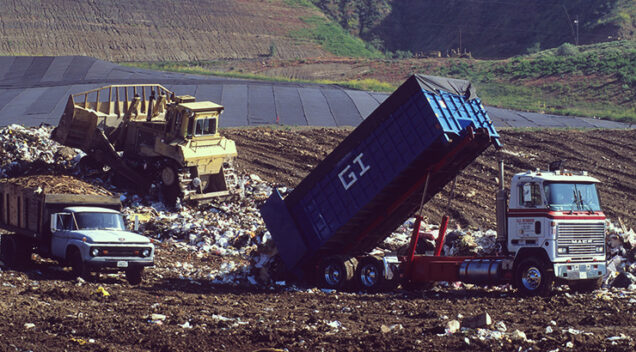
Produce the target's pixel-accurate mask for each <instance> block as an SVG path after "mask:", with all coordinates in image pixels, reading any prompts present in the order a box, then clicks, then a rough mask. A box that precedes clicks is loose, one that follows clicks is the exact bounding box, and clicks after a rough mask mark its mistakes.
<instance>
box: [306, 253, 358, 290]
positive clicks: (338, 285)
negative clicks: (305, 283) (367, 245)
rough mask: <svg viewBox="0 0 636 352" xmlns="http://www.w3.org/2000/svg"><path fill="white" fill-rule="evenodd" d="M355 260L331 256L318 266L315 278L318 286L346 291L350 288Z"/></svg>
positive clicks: (354, 269)
mask: <svg viewBox="0 0 636 352" xmlns="http://www.w3.org/2000/svg"><path fill="white" fill-rule="evenodd" d="M357 264H358V263H357V260H356V259H355V258H347V257H344V256H331V257H327V258H325V259H323V260H322V262H321V263H320V265H318V272H317V273H316V278H317V281H318V286H319V287H322V288H329V289H337V290H342V289H347V288H349V287H350V286H351V283H352V281H353V278H354V274H355V271H356V265H357Z"/></svg>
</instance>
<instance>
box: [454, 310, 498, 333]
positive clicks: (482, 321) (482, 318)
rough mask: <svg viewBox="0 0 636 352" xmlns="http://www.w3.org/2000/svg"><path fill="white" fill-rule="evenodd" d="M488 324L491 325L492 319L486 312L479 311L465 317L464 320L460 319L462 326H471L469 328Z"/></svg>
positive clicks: (482, 326)
mask: <svg viewBox="0 0 636 352" xmlns="http://www.w3.org/2000/svg"><path fill="white" fill-rule="evenodd" d="M490 325H492V319H491V318H490V315H489V314H488V313H481V314H478V315H474V316H471V317H467V318H465V319H464V320H462V327H465V328H471V329H475V328H484V327H487V326H490ZM504 331H505V325H504Z"/></svg>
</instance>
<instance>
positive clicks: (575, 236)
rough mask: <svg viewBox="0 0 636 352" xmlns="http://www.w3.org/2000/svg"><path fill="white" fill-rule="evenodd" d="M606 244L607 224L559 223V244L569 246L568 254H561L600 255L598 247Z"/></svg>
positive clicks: (572, 255)
mask: <svg viewBox="0 0 636 352" xmlns="http://www.w3.org/2000/svg"><path fill="white" fill-rule="evenodd" d="M604 245H605V224H604V223H602V222H601V223H595V224H559V225H558V227H557V246H559V247H568V251H569V252H568V254H560V256H571V257H589V256H594V255H600V254H601V253H597V252H596V247H598V246H604Z"/></svg>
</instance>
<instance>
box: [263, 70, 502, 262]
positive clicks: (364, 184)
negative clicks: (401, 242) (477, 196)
mask: <svg viewBox="0 0 636 352" xmlns="http://www.w3.org/2000/svg"><path fill="white" fill-rule="evenodd" d="M490 144H495V145H496V146H500V142H499V136H498V134H497V132H496V131H495V130H494V128H493V127H492V123H491V121H490V118H489V117H488V115H487V113H486V111H485V109H484V107H483V105H482V104H481V102H480V101H479V99H478V98H477V97H476V95H475V93H474V91H473V90H472V89H471V88H470V83H469V82H467V81H462V80H447V79H441V78H438V77H429V76H412V77H411V78H409V79H408V80H407V81H406V82H405V83H404V84H403V85H402V86H400V87H399V88H398V89H397V90H396V91H395V92H394V93H393V94H392V95H391V96H390V97H389V98H388V99H387V100H386V101H385V102H384V103H382V104H381V105H380V106H379V107H378V108H377V109H376V110H375V111H374V112H373V113H372V114H371V115H370V116H369V117H368V118H367V119H366V120H365V121H364V122H363V123H362V124H360V126H358V128H356V129H355V130H354V131H353V132H352V133H351V134H350V135H349V136H348V137H347V138H346V139H345V140H344V141H343V142H342V143H340V144H339V145H338V146H337V147H336V148H335V149H334V151H333V152H332V153H331V154H330V155H328V156H327V157H326V158H325V160H324V161H323V162H321V163H320V164H319V165H318V166H317V167H316V168H315V169H314V170H313V171H312V172H311V173H310V174H309V175H308V176H307V177H306V178H305V179H303V181H301V183H300V184H299V185H298V187H296V189H294V190H293V191H292V192H291V193H290V194H289V195H288V196H287V197H286V198H285V199H284V200H283V199H282V197H281V196H280V194H278V193H277V192H274V194H273V195H272V196H271V197H270V199H268V201H267V202H266V204H265V205H264V206H263V207H262V209H261V213H262V215H263V219H264V220H265V223H266V224H267V227H268V229H269V230H270V233H271V234H272V237H273V238H274V240H275V242H276V244H277V246H278V249H279V253H280V255H281V258H282V259H283V261H284V262H285V264H286V265H287V266H288V267H289V268H290V269H292V270H294V271H296V273H298V274H300V273H301V272H302V268H304V267H307V266H310V265H312V264H314V263H315V259H316V258H320V257H322V256H326V255H333V254H341V255H351V256H354V255H358V254H362V253H364V252H367V251H369V250H371V249H373V248H374V247H376V246H377V245H378V244H379V243H380V242H381V241H383V240H384V239H385V238H386V237H388V236H389V235H390V234H391V233H392V231H393V230H395V228H396V227H397V226H399V225H400V224H402V223H403V222H404V221H405V220H406V219H407V218H408V217H410V216H411V215H412V214H413V213H414V212H415V211H416V210H417V208H418V207H419V206H420V203H421V201H422V197H423V196H424V201H425V202H426V201H428V200H429V199H430V198H431V197H433V196H434V195H435V194H436V193H438V192H439V191H440V190H441V189H442V188H443V187H444V186H445V185H446V184H447V183H448V182H450V181H451V180H452V179H453V178H454V177H455V176H456V175H457V173H459V171H461V170H462V169H463V168H464V167H466V165H468V164H469V163H470V162H472V161H473V160H474V159H475V158H476V157H477V156H478V155H479V154H481V153H482V152H483V151H484V150H485V149H486V148H487V147H488V146H489V145H490ZM443 159H444V160H445V163H444V165H445V166H444V167H443V168H436V164H438V163H439V162H440V161H442V160H443ZM427 173H430V179H429V185H428V188H427V192H426V195H423V191H424V184H425V180H426V175H427Z"/></svg>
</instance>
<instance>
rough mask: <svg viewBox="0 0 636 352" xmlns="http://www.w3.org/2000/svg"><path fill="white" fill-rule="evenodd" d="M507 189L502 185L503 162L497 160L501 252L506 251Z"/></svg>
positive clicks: (498, 221) (497, 205) (498, 223)
mask: <svg viewBox="0 0 636 352" xmlns="http://www.w3.org/2000/svg"><path fill="white" fill-rule="evenodd" d="M507 211H508V191H506V187H505V185H504V163H503V160H500V161H499V189H498V190H497V194H496V214H497V243H498V244H499V245H500V246H501V250H502V252H503V253H507V252H508V245H507V244H508V217H507Z"/></svg>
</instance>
